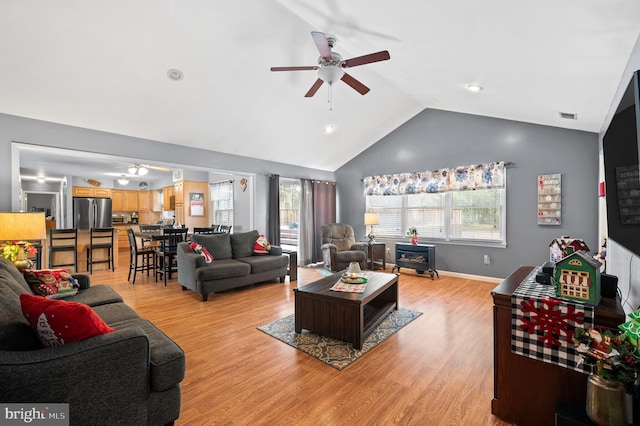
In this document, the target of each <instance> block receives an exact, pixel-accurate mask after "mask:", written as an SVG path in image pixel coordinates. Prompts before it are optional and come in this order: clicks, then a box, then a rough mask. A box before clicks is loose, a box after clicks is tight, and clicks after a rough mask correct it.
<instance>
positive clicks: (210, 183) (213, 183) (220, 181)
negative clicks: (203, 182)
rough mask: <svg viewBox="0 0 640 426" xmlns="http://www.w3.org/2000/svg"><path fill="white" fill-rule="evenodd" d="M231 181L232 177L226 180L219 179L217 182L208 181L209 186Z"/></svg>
mask: <svg viewBox="0 0 640 426" xmlns="http://www.w3.org/2000/svg"><path fill="white" fill-rule="evenodd" d="M227 182H228V183H233V179H227V180H219V181H217V182H209V186H211V185H221V184H223V183H227Z"/></svg>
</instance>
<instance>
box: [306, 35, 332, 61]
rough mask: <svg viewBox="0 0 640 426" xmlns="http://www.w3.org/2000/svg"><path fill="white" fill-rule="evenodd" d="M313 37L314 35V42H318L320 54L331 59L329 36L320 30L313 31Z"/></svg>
mask: <svg viewBox="0 0 640 426" xmlns="http://www.w3.org/2000/svg"><path fill="white" fill-rule="evenodd" d="M311 37H313V42H314V43H315V44H316V47H317V48H318V51H319V52H320V56H322V57H323V58H324V59H326V60H327V61H330V60H331V48H330V47H329V42H328V41H327V36H325V35H324V33H321V32H318V31H311Z"/></svg>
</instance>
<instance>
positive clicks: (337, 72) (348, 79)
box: [271, 31, 391, 98]
mask: <svg viewBox="0 0 640 426" xmlns="http://www.w3.org/2000/svg"><path fill="white" fill-rule="evenodd" d="M311 37H313V41H314V42H315V44H316V47H317V48H318V51H319V52H320V57H319V58H318V65H312V66H301V67H272V68H271V71H311V70H318V79H317V80H316V82H315V83H313V86H311V88H310V89H309V91H308V92H307V93H306V94H305V95H304V96H305V97H306V98H310V97H312V96H313V95H315V94H316V92H317V91H318V89H320V86H322V84H323V83H325V82H326V83H328V84H329V88H331V85H332V84H333V83H334V82H336V81H338V80H342V81H344V82H345V83H346V84H348V85H349V86H351V87H352V88H353V89H355V91H357V92H358V93H360V94H361V95H365V94H367V92H369V90H370V89H369V88H368V87H367V86H365V85H364V84H362V83H360V82H359V81H358V80H356V79H355V78H353V77H352V76H351V75H349V74H347V73H346V72H344V68H351V67H357V66H359V65H365V64H370V63H372V62H379V61H386V60H388V59H390V58H391V56H389V52H388V51H386V50H383V51H381V52H376V53H370V54H368V55H364V56H358V57H356V58H351V59H342V56H340V54H339V53H337V52H332V51H331V49H332V48H333V46H334V45H335V43H336V37H335V36H333V35H329V34H325V33H321V32H317V31H312V32H311Z"/></svg>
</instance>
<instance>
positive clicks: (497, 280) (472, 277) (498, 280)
mask: <svg viewBox="0 0 640 426" xmlns="http://www.w3.org/2000/svg"><path fill="white" fill-rule="evenodd" d="M389 266H391V268H393V267H394V266H395V264H393V263H388V262H387V268H389ZM404 269H407V268H404ZM437 271H438V275H445V276H447V277H455V278H464V279H467V280H476V281H487V282H491V283H501V282H502V281H504V278H496V277H485V276H482V275H471V274H463V273H461V272H451V271H442V270H440V269H438V270H437Z"/></svg>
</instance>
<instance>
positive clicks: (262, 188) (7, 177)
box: [0, 114, 334, 230]
mask: <svg viewBox="0 0 640 426" xmlns="http://www.w3.org/2000/svg"><path fill="white" fill-rule="evenodd" d="M12 141H14V142H22V143H29V144H35V145H43V146H50V147H56V148H65V149H74V150H78V151H86V152H93V153H102V154H110V155H121V156H125V157H130V158H140V159H144V160H148V161H150V162H151V161H158V162H167V163H181V164H184V165H187V166H189V165H190V166H194V167H203V168H206V169H208V170H211V171H216V170H218V171H232V172H234V173H237V174H242V173H247V174H255V176H256V179H255V212H254V213H255V228H256V229H259V230H266V216H267V196H268V191H267V188H268V186H267V177H266V174H271V173H276V174H279V175H281V176H283V177H293V178H309V179H321V180H334V175H333V173H332V172H328V171H325V170H317V169H311V168H305V167H299V166H290V165H287V164H282V163H276V162H271V161H263V160H260V159H257V158H248V157H241V156H237V155H230V154H223V153H219V152H214V151H207V150H202V149H195V148H187V147H184V146H179V145H174V144H168V143H161V142H157V141H152V140H148V139H140V138H133V137H129V136H124V135H117V134H113V133H107V132H100V131H96V130H89V129H82V128H79V127H73V126H66V125H62V124H56V123H50V122H46V121H40V120H33V119H29V118H23V117H16V116H12V115H7V114H0V182H2V183H1V184H0V185H2V187H3V188H4V190H3V191H0V211H12V210H13V211H16V210H19V209H20V204H19V200H18V196H17V194H18V193H19V189H20V188H19V183H18V176H19V170H20V169H19V163H18V162H16V161H15V157H12V155H11V154H12V144H11V142H12ZM243 142H246V141H243ZM264 143H268V142H264ZM13 149H15V148H13ZM69 181H71V180H69ZM9 182H11V184H9ZM238 225H239V226H243V227H248V226H249V224H238Z"/></svg>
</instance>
